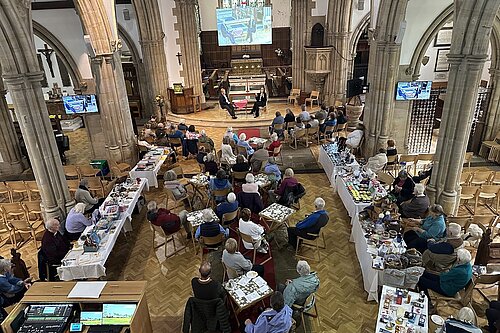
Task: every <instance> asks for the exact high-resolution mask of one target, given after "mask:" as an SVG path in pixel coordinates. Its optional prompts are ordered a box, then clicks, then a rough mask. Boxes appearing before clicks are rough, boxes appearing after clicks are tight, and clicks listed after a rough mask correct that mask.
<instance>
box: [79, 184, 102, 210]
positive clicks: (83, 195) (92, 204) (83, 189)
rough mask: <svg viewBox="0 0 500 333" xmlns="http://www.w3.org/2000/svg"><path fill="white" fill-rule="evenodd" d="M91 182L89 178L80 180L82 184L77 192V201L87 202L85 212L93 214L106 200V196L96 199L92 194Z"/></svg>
mask: <svg viewBox="0 0 500 333" xmlns="http://www.w3.org/2000/svg"><path fill="white" fill-rule="evenodd" d="M87 186H89V182H88V180H87V179H85V178H83V179H82V180H81V181H80V185H79V186H78V189H77V190H76V192H75V201H76V202H77V203H78V202H81V203H84V204H85V213H88V214H91V213H92V212H93V211H94V210H96V209H98V208H99V207H100V206H101V205H102V203H103V202H104V198H100V199H96V198H94V197H93V196H92V194H90V191H89V189H88V188H87Z"/></svg>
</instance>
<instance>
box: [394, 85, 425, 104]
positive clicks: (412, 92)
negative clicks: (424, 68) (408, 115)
mask: <svg viewBox="0 0 500 333" xmlns="http://www.w3.org/2000/svg"><path fill="white" fill-rule="evenodd" d="M431 87H432V81H404V82H398V86H397V87H396V101H411V100H415V99H429V98H430V97H431Z"/></svg>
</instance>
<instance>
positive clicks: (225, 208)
mask: <svg viewBox="0 0 500 333" xmlns="http://www.w3.org/2000/svg"><path fill="white" fill-rule="evenodd" d="M237 209H238V200H236V194H234V193H233V192H230V193H228V195H227V197H226V201H224V202H221V203H220V204H218V205H217V207H215V214H216V215H217V216H218V217H219V219H221V220H222V215H224V214H226V213H232V212H234V211H235V210H237Z"/></svg>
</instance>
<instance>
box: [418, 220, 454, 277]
mask: <svg viewBox="0 0 500 333" xmlns="http://www.w3.org/2000/svg"><path fill="white" fill-rule="evenodd" d="M461 231H462V227H461V226H460V225H459V224H457V223H449V224H448V227H447V228H446V238H445V239H443V240H441V241H434V240H429V242H428V243H427V250H425V251H424V253H423V254H422V265H423V266H424V267H425V269H426V270H427V271H431V272H438V273H440V272H444V271H447V270H449V269H450V268H452V266H453V265H454V264H455V262H456V260H457V253H456V251H457V250H458V249H459V248H461V247H462V246H463V243H464V242H463V240H462V237H461V236H460V233H461Z"/></svg>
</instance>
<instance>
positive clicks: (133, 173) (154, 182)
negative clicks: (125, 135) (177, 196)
mask: <svg viewBox="0 0 500 333" xmlns="http://www.w3.org/2000/svg"><path fill="white" fill-rule="evenodd" d="M155 152H160V154H159V155H155ZM150 156H151V157H152V159H151V161H152V162H154V163H155V164H154V166H153V167H151V168H150V169H148V170H138V167H139V164H141V163H144V158H148V157H150ZM167 156H168V155H166V154H165V149H164V148H163V147H162V148H156V149H153V150H151V151H149V152H148V153H146V155H144V158H143V160H141V161H139V163H137V165H136V166H135V167H134V168H133V169H132V170H130V172H129V175H130V178H132V179H136V178H146V179H147V180H148V183H149V185H150V186H154V187H155V188H158V172H159V171H160V168H161V166H162V165H163V163H165V160H166V159H167ZM154 157H156V158H154Z"/></svg>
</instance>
